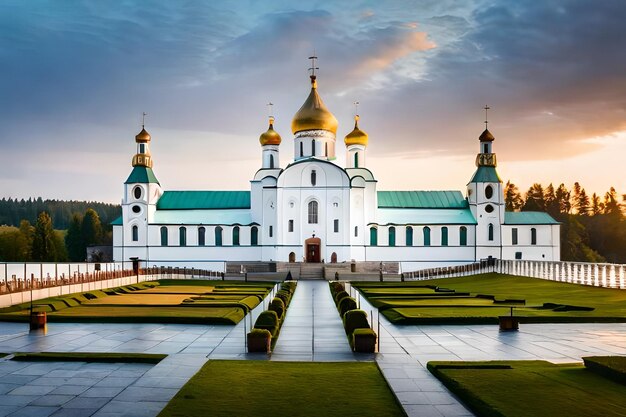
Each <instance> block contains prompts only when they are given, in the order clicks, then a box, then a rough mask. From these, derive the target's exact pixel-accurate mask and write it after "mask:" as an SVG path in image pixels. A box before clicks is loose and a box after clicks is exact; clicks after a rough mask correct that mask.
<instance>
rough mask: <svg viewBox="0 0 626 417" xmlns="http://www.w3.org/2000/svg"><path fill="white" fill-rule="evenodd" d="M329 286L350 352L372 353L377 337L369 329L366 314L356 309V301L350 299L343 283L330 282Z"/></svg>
mask: <svg viewBox="0 0 626 417" xmlns="http://www.w3.org/2000/svg"><path fill="white" fill-rule="evenodd" d="M329 286H330V293H331V294H332V296H333V300H335V305H336V306H337V310H338V311H339V315H340V316H341V319H342V320H343V327H344V329H345V330H346V335H347V336H348V341H349V342H350V346H351V347H352V350H353V351H355V352H363V353H372V352H374V351H375V348H376V337H377V335H376V332H375V331H374V330H373V329H371V328H370V324H369V322H368V320H367V313H366V312H365V311H363V310H359V309H358V308H357V304H356V300H355V299H354V298H352V297H350V294H348V292H347V291H346V288H345V286H344V284H343V283H341V282H337V281H331V282H329Z"/></svg>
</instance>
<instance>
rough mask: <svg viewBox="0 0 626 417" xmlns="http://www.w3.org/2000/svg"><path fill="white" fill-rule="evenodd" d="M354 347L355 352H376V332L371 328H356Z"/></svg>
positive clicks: (353, 337) (353, 339) (353, 334)
mask: <svg viewBox="0 0 626 417" xmlns="http://www.w3.org/2000/svg"><path fill="white" fill-rule="evenodd" d="M352 348H353V349H354V351H355V352H361V353H374V351H375V350H376V332H375V331H374V330H372V329H370V328H367V329H363V328H359V329H354V332H353V333H352Z"/></svg>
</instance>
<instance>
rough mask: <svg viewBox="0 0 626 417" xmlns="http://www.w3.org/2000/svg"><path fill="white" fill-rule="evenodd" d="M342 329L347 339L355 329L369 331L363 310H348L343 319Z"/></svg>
mask: <svg viewBox="0 0 626 417" xmlns="http://www.w3.org/2000/svg"><path fill="white" fill-rule="evenodd" d="M343 327H344V328H345V329H346V334H347V335H348V337H349V338H351V337H352V333H353V332H354V331H355V330H356V329H369V328H370V324H369V322H368V321H367V313H366V312H365V311H363V310H350V311H348V312H347V313H346V315H345V316H344V317H343Z"/></svg>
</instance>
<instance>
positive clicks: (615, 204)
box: [603, 187, 622, 216]
mask: <svg viewBox="0 0 626 417" xmlns="http://www.w3.org/2000/svg"><path fill="white" fill-rule="evenodd" d="M618 199H619V197H618V196H617V192H616V191H615V188H613V187H611V189H610V190H609V191H607V193H606V194H605V195H604V204H603V205H604V214H609V215H614V216H618V215H619V216H621V214H622V211H621V209H620V203H619V201H618Z"/></svg>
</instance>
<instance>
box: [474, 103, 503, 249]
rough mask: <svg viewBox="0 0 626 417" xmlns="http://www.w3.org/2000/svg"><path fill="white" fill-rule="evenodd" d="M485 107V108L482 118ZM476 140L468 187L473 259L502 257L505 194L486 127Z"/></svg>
mask: <svg viewBox="0 0 626 417" xmlns="http://www.w3.org/2000/svg"><path fill="white" fill-rule="evenodd" d="M487 110H489V107H488V106H485V119H486V115H487ZM487 124H488V121H487V120H485V130H484V131H483V133H481V135H480V137H479V138H478V140H479V142H480V149H479V153H478V155H477V156H476V167H477V169H476V172H475V173H474V176H473V177H472V179H471V180H470V182H469V184H468V185H467V200H468V202H469V205H470V209H471V211H472V214H473V215H474V218H475V219H476V222H477V225H476V260H480V259H485V258H489V257H492V258H498V259H501V258H502V234H501V230H502V227H501V226H502V224H503V223H504V210H505V204H504V191H503V188H502V180H501V179H500V177H499V176H498V172H497V171H496V165H497V163H496V154H495V153H494V152H493V143H494V141H495V137H494V136H493V134H492V133H491V132H490V131H489V129H488V128H487Z"/></svg>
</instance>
